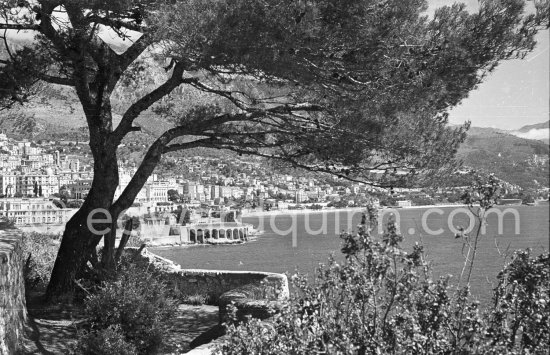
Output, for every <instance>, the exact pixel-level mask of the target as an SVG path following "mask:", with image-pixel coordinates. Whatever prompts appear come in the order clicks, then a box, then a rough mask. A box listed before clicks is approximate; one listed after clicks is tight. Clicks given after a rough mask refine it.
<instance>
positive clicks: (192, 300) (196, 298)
mask: <svg viewBox="0 0 550 355" xmlns="http://www.w3.org/2000/svg"><path fill="white" fill-rule="evenodd" d="M207 301H208V296H207V295H201V294H198V293H196V294H194V295H185V296H183V297H182V300H181V302H182V303H185V304H190V305H193V306H202V305H203V304H206V302H207Z"/></svg>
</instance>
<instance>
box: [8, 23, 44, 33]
mask: <svg viewBox="0 0 550 355" xmlns="http://www.w3.org/2000/svg"><path fill="white" fill-rule="evenodd" d="M0 30H17V31H26V30H32V31H40V25H30V24H29V25H21V24H12V23H0Z"/></svg>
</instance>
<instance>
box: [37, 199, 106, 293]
mask: <svg viewBox="0 0 550 355" xmlns="http://www.w3.org/2000/svg"><path fill="white" fill-rule="evenodd" d="M88 214H89V210H88V209H83V208H81V209H80V210H79V211H78V212H77V213H76V214H75V215H74V216H73V217H72V218H71V220H70V221H69V222H67V225H66V226H65V232H64V233H63V239H61V245H60V247H59V251H58V253H57V258H56V259H55V264H54V267H53V270H52V275H51V277H50V282H49V284H48V288H47V290H46V299H47V300H48V301H50V302H55V301H69V302H70V301H71V300H72V297H73V293H74V287H75V284H74V280H75V279H76V278H77V275H78V274H80V273H81V271H82V269H83V268H84V266H85V265H86V263H87V261H88V259H89V258H90V256H91V255H92V253H93V249H95V247H96V245H97V244H98V243H99V241H100V240H101V236H98V235H95V234H93V233H92V232H91V231H90V230H89V228H88V226H87V218H88Z"/></svg>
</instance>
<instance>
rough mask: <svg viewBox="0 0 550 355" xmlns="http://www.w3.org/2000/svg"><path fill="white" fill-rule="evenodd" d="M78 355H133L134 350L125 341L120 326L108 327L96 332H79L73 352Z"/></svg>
mask: <svg viewBox="0 0 550 355" xmlns="http://www.w3.org/2000/svg"><path fill="white" fill-rule="evenodd" d="M74 352H75V353H76V354H79V355H104V354H118V355H135V354H137V351H136V348H135V346H134V345H133V344H131V343H129V342H127V341H126V339H125V337H124V334H123V333H122V330H121V329H120V326H118V325H115V326H109V327H108V328H106V329H100V330H96V331H91V332H89V331H80V332H79V333H78V339H77V346H76V349H75V351H74Z"/></svg>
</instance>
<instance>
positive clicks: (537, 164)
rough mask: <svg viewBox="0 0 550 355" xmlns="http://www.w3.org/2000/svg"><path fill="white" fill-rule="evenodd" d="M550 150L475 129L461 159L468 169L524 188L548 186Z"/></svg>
mask: <svg viewBox="0 0 550 355" xmlns="http://www.w3.org/2000/svg"><path fill="white" fill-rule="evenodd" d="M548 154H549V146H548V144H545V143H543V142H540V141H537V140H531V139H525V138H520V137H517V136H514V135H511V134H509V133H508V132H506V131H502V130H497V129H492V128H479V127H472V128H471V129H470V131H469V132H468V138H467V139H466V141H465V142H464V143H463V144H462V145H461V147H460V149H459V151H458V156H459V157H460V158H461V159H462V160H463V161H464V164H465V165H466V166H470V167H472V168H475V169H479V170H483V171H486V172H492V173H495V175H497V176H498V177H500V178H502V179H504V180H506V181H509V182H511V183H513V184H517V185H519V186H521V187H524V188H530V187H536V186H537V185H538V184H540V185H542V186H548V184H549V181H548V180H549V177H548V173H549V169H548Z"/></svg>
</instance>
